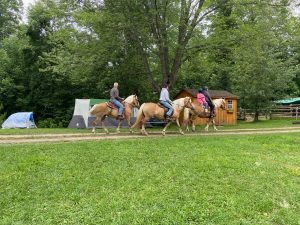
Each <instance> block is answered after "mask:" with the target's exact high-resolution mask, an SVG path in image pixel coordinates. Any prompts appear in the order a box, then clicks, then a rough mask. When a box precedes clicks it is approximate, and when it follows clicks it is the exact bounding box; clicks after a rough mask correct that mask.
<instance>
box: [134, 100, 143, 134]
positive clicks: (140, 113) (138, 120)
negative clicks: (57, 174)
mask: <svg viewBox="0 0 300 225" xmlns="http://www.w3.org/2000/svg"><path fill="white" fill-rule="evenodd" d="M144 106H145V103H144V104H142V105H141V107H140V109H139V111H138V113H137V116H136V120H135V123H134V124H133V125H132V126H131V128H135V127H136V126H137V125H138V124H139V123H140V122H141V120H142V119H143V117H145V114H144V112H143V109H144Z"/></svg>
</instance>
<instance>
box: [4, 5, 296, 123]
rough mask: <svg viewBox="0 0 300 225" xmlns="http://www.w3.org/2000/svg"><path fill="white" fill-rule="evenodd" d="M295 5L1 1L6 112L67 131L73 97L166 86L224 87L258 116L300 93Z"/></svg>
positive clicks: (152, 91) (142, 94)
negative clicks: (24, 13)
mask: <svg viewBox="0 0 300 225" xmlns="http://www.w3.org/2000/svg"><path fill="white" fill-rule="evenodd" d="M296 5H297V1H294V0H275V1H274V0H265V1H258V0H254V1H253V0H251V1H250V0H225V1H224V0H197V1H196V0H180V1H179V0H175V1H169V0H147V1H135V0H126V1H124V0H114V1H111V0H104V1H94V0H82V1H70V0H59V1H57V0H37V1H36V2H35V4H34V5H33V6H32V7H31V8H30V10H29V13H28V22H26V23H24V22H21V21H20V18H21V12H20V9H21V8H22V2H21V1H20V0H9V1H8V0H4V1H1V3H0V9H1V10H0V11H1V17H0V25H1V26H0V80H1V85H0V114H4V113H6V114H10V113H13V112H16V111H25V110H30V111H34V112H35V114H36V116H37V117H38V120H45V119H47V118H51V119H52V120H53V121H54V123H55V124H56V125H57V126H65V125H66V124H67V123H68V121H69V119H70V117H71V114H72V109H73V108H72V107H73V104H74V99H75V98H108V97H109V96H108V95H109V89H110V88H111V86H112V84H113V83H114V82H115V81H118V82H119V83H120V93H121V95H122V96H127V95H130V94H137V95H138V96H139V98H140V99H141V101H156V100H157V99H158V92H159V90H160V87H161V85H162V84H164V83H166V82H168V83H170V85H171V87H172V93H173V94H176V92H177V91H178V90H180V89H181V88H184V87H189V88H198V87H199V86H203V85H207V86H209V87H210V88H211V89H225V90H228V91H231V92H233V93H234V94H236V95H238V96H240V98H241V100H240V105H241V106H242V107H247V108H251V109H253V110H255V111H256V112H259V110H260V109H263V108H266V107H268V106H269V105H270V104H271V103H272V101H273V100H276V99H278V98H284V97H288V96H291V97H295V96H298V95H299V94H300V68H299V62H300V52H299V51H300V47H299V46H300V33H299V30H300V29H299V27H300V22H299V17H296V16H295V15H293V14H292V12H293V8H292V7H295V6H296Z"/></svg>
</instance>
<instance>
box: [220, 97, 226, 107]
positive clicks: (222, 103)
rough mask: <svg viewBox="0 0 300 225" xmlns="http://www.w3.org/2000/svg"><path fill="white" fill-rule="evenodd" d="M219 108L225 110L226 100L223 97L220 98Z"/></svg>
mask: <svg viewBox="0 0 300 225" xmlns="http://www.w3.org/2000/svg"><path fill="white" fill-rule="evenodd" d="M220 108H221V109H223V110H226V101H225V99H224V98H222V100H221V106H220Z"/></svg>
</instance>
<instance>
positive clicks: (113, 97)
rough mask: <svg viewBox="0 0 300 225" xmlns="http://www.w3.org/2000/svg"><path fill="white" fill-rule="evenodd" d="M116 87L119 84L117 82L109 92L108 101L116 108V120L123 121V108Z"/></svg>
mask: <svg viewBox="0 0 300 225" xmlns="http://www.w3.org/2000/svg"><path fill="white" fill-rule="evenodd" d="M118 86H119V84H118V83H117V82H115V83H114V87H113V88H112V89H111V90H110V101H111V102H112V103H113V104H114V105H115V106H117V108H118V118H117V119H124V118H123V111H124V106H123V105H122V103H121V102H122V101H123V99H122V98H120V97H119V89H118Z"/></svg>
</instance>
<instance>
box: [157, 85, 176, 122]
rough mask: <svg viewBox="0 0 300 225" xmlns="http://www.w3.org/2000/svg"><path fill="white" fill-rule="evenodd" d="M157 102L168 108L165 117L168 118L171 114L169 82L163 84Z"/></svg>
mask: <svg viewBox="0 0 300 225" xmlns="http://www.w3.org/2000/svg"><path fill="white" fill-rule="evenodd" d="M159 103H160V104H162V105H163V106H164V107H166V108H167V109H168V111H167V113H166V119H170V118H171V116H172V114H173V111H174V109H173V107H172V104H173V102H172V101H171V100H170V98H169V84H165V85H163V88H162V89H161V91H160V98H159Z"/></svg>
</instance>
